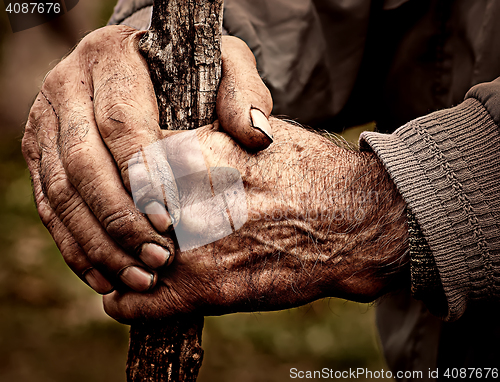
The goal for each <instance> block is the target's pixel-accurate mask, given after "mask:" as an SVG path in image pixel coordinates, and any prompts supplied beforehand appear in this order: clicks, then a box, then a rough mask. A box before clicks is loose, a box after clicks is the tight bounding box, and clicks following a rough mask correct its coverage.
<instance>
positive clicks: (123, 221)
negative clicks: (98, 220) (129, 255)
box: [102, 208, 144, 250]
mask: <svg viewBox="0 0 500 382" xmlns="http://www.w3.org/2000/svg"><path fill="white" fill-rule="evenodd" d="M139 218H140V217H139V216H138V214H137V213H136V212H135V211H132V210H131V209H127V208H123V209H120V210H115V211H113V212H111V213H110V214H108V215H107V216H106V217H105V218H104V219H103V221H102V224H103V226H104V228H105V229H106V231H107V232H108V234H109V235H110V236H111V237H113V238H114V239H115V240H117V241H118V242H119V244H121V245H124V246H126V247H129V248H131V249H134V250H135V249H136V248H135V247H136V246H138V244H140V242H142V241H144V240H141V237H140V236H141V235H140V234H138V232H141V229H138V228H139V227H136V225H137V222H138V219H139Z"/></svg>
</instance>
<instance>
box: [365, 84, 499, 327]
mask: <svg viewBox="0 0 500 382" xmlns="http://www.w3.org/2000/svg"><path fill="white" fill-rule="evenodd" d="M499 99H500V79H498V80H496V81H493V82H491V83H485V84H481V85H477V86H475V87H474V88H472V89H471V90H470V91H469V93H468V94H467V96H466V100H465V101H464V102H463V103H461V104H460V105H458V106H456V107H454V108H451V109H446V110H442V111H439V112H435V113H432V114H430V115H428V116H425V117H421V118H418V119H416V120H414V121H411V122H409V123H408V124H406V125H404V126H402V127H401V128H399V129H398V130H397V131H395V132H394V133H393V134H391V135H383V134H378V133H372V132H365V133H363V134H362V135H361V138H360V146H361V148H362V149H371V150H373V151H374V152H375V153H376V154H377V155H378V156H379V158H380V159H381V160H382V162H383V163H384V166H385V167H386V169H387V171H388V172H389V174H390V175H391V177H392V179H393V180H394V182H395V184H396V186H397V187H398V189H399V191H400V192H401V195H402V196H403V198H404V199H405V201H406V202H407V204H408V206H409V208H410V209H411V211H412V212H413V213H414V214H415V217H416V219H417V221H418V223H419V225H420V228H421V230H422V232H423V234H424V237H425V240H426V241H427V243H428V245H429V248H430V250H431V252H432V254H433V256H434V259H435V262H436V266H437V269H438V272H439V276H440V279H441V283H442V286H443V290H444V294H445V297H446V304H447V307H446V309H445V312H444V313H442V314H440V316H441V318H443V319H444V320H447V321H453V320H456V319H458V318H459V317H461V316H462V315H463V313H464V312H465V310H466V309H467V306H468V305H470V303H471V302H473V301H481V300H482V301H487V300H490V301H493V302H495V303H498V301H499V300H500V198H499V196H500V192H499V191H500V128H499V125H498V123H499V122H500V102H498V101H499Z"/></svg>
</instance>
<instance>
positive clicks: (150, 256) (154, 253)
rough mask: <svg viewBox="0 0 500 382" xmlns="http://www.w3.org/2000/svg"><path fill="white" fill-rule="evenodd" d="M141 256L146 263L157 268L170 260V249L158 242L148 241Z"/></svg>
mask: <svg viewBox="0 0 500 382" xmlns="http://www.w3.org/2000/svg"><path fill="white" fill-rule="evenodd" d="M139 257H140V258H141V260H142V261H143V262H144V264H146V265H147V266H148V267H151V268H153V269H155V268H159V267H161V266H163V265H165V264H166V263H167V262H168V259H169V258H170V251H169V250H168V249H166V248H163V247H160V246H159V245H157V244H152V243H146V244H144V245H143V246H142V250H141V255H140V256H139Z"/></svg>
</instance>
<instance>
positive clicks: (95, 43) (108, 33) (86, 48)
mask: <svg viewBox="0 0 500 382" xmlns="http://www.w3.org/2000/svg"><path fill="white" fill-rule="evenodd" d="M135 32H137V31H136V30H135V29H133V28H131V27H128V26H125V25H110V26H106V27H103V28H100V29H96V30H95V31H93V32H91V33H89V34H88V35H86V36H85V37H84V38H83V39H82V41H81V42H80V44H79V45H78V49H79V50H81V51H82V52H83V53H85V54H89V53H90V54H92V55H93V54H94V53H96V52H97V51H103V50H104V52H114V53H116V50H114V49H116V45H120V46H121V45H123V43H124V42H125V41H126V40H127V39H128V38H129V37H130V36H131V35H133V34H134V33H135Z"/></svg>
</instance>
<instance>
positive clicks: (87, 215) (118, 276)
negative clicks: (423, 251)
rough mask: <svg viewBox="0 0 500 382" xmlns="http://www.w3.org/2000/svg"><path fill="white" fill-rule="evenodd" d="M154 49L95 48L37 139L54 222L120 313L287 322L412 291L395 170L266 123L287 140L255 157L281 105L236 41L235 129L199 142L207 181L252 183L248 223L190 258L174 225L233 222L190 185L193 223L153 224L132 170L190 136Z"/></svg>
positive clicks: (94, 43) (36, 129) (61, 84)
mask: <svg viewBox="0 0 500 382" xmlns="http://www.w3.org/2000/svg"><path fill="white" fill-rule="evenodd" d="M140 36H141V33H139V32H136V31H133V30H132V29H130V28H126V27H107V28H103V29H101V30H98V31H96V32H94V33H92V34H90V35H89V36H87V37H86V38H85V39H84V40H82V42H81V43H80V44H79V45H78V47H77V48H76V49H75V50H74V51H73V52H72V53H71V54H70V55H69V56H68V57H67V58H66V59H65V60H63V61H62V62H61V63H60V64H59V65H58V66H57V67H56V68H55V69H54V70H53V71H52V72H51V73H50V75H49V76H48V77H47V79H46V81H45V82H44V85H43V87H42V90H41V92H40V94H39V96H38V97H37V100H36V101H35V104H34V105H33V108H32V110H31V113H30V118H29V121H28V124H27V127H26V134H25V137H24V139H23V153H24V155H25V158H26V160H27V163H28V166H29V169H30V172H31V174H32V178H33V186H34V191H35V197H36V202H37V206H38V211H39V214H40V216H41V218H42V221H43V222H44V224H45V225H46V226H47V228H48V229H49V231H50V233H51V234H52V236H53V238H54V240H55V241H56V243H57V245H58V246H59V248H60V250H61V253H62V254H63V257H64V258H65V260H66V262H67V263H68V265H69V266H70V267H71V268H72V269H73V271H74V272H75V273H76V274H77V275H78V276H80V277H81V278H82V279H83V280H84V281H86V282H87V283H88V284H90V285H91V286H92V287H93V288H94V289H95V290H96V291H98V292H100V293H108V292H110V291H111V290H112V289H113V288H115V289H116V290H115V291H114V292H113V293H110V294H107V295H106V296H105V297H104V306H105V309H106V311H107V312H108V314H110V315H111V316H112V317H114V318H116V319H118V320H120V321H127V322H128V321H130V320H134V319H145V318H161V317H166V316H170V315H174V314H179V313H190V312H197V313H201V314H224V313H228V312H235V311H253V310H272V309H280V308H285V307H291V306H297V305H300V304H303V303H306V302H309V301H312V300H315V299H317V298H320V297H325V296H338V297H344V298H349V299H353V300H357V301H372V300H373V299H374V298H376V297H378V296H380V295H381V294H383V293H385V292H386V291H388V290H390V289H392V288H394V287H395V285H397V283H398V282H399V281H400V280H401V275H402V274H403V273H402V272H401V270H402V269H403V268H404V265H405V264H406V260H405V256H404V254H405V251H406V248H407V244H406V235H407V230H406V227H405V224H406V223H405V222H406V218H405V205H404V202H403V200H402V198H401V196H400V195H399V194H398V192H397V190H396V189H395V187H394V184H393V183H392V182H391V180H390V179H389V177H388V175H387V174H386V172H385V171H384V169H383V166H382V165H381V164H380V163H379V161H378V160H377V159H376V157H375V156H374V155H373V154H371V153H359V152H354V151H350V150H346V149H343V148H340V147H338V146H336V145H335V144H334V143H332V142H331V141H329V140H327V139H326V138H324V137H322V136H320V135H318V134H316V133H312V132H309V131H306V130H304V129H303V128H301V127H298V126H296V125H294V124H290V123H287V122H285V121H280V120H277V119H274V118H271V119H270V125H269V126H266V129H267V130H268V132H269V133H270V134H271V131H272V135H273V136H274V143H272V144H271V146H269V147H268V148H267V149H265V150H263V151H258V152H257V151H255V150H254V149H256V148H259V149H260V148H262V145H261V143H258V144H257V145H256V146H252V144H254V143H253V142H262V140H261V139H247V138H248V136H249V135H252V134H257V135H256V136H257V137H259V135H258V134H259V131H258V129H254V130H252V121H251V118H249V117H248V115H249V110H251V109H257V110H260V112H261V113H262V114H263V115H264V118H266V117H267V116H268V115H269V113H270V110H271V108H272V102H271V100H270V96H269V92H268V91H267V89H266V88H265V86H264V85H263V84H262V82H261V81H260V79H259V78H258V74H257V71H256V69H255V61H254V59H253V56H252V55H251V53H249V51H248V48H246V47H245V46H244V44H243V43H241V42H240V41H238V40H235V39H229V40H227V39H226V40H225V43H223V80H222V83H221V88H220V90H219V95H218V104H217V111H218V116H219V120H220V123H219V122H216V123H215V124H214V125H213V126H205V127H203V128H200V129H197V130H196V136H197V137H198V141H199V147H200V149H201V151H202V153H203V162H204V165H205V168H206V170H207V172H208V173H210V170H209V169H212V168H228V169H235V170H237V172H239V174H240V175H241V178H242V182H243V185H244V187H245V197H246V208H247V211H248V220H247V221H246V223H245V224H244V225H243V226H242V227H241V228H239V229H237V230H236V231H235V232H234V233H232V234H231V235H229V236H226V237H224V238H222V239H220V240H217V241H215V242H213V243H210V244H207V245H204V246H201V247H196V248H193V249H188V250H183V251H182V252H181V251H180V250H179V246H178V244H179V243H178V242H177V241H176V237H175V235H174V234H173V232H172V224H173V225H174V226H176V229H177V227H178V226H182V228H183V230H184V232H187V233H189V234H190V235H191V237H198V236H200V235H202V234H203V233H204V232H202V228H200V227H203V224H201V223H200V221H209V222H215V223H214V225H216V224H217V223H216V222H217V221H218V220H217V219H218V218H219V215H218V214H217V213H214V211H213V210H210V209H209V208H208V207H207V208H206V209H205V206H204V204H203V203H201V204H199V205H197V207H196V209H193V208H192V207H191V208H189V206H190V203H191V202H192V200H193V199H197V198H198V196H197V194H198V193H199V187H198V186H197V185H196V183H192V182H191V183H189V182H187V183H186V184H187V185H182V184H180V183H179V184H177V186H178V188H179V196H180V203H181V205H184V206H187V207H188V208H186V209H183V210H182V211H181V213H180V216H179V218H178V219H172V217H173V215H172V216H171V215H170V214H168V213H167V212H166V211H165V208H164V207H163V203H162V201H159V202H160V203H157V204H150V205H149V206H154V207H151V208H150V209H149V210H148V209H146V211H145V212H147V214H143V213H141V212H140V211H139V210H138V209H137V208H136V206H135V205H134V201H133V199H132V197H131V195H130V191H131V188H130V179H129V170H130V171H132V170H131V169H132V167H129V163H131V162H130V160H131V158H133V156H134V155H135V154H136V153H138V152H139V153H140V152H142V151H141V150H143V149H144V148H146V147H149V146H150V145H151V144H153V143H155V142H158V141H160V140H162V139H164V138H165V137H167V138H171V137H173V136H175V135H179V136H180V134H184V133H180V132H171V131H161V130H160V129H159V127H158V111H157V106H156V101H155V98H154V92H153V90H152V85H151V82H150V79H149V74H148V71H147V66H146V64H145V62H144V60H143V59H142V57H141V56H140V55H139V54H138V53H137V41H138V38H139V37H140ZM117 73H119V75H118V74H117ZM256 130H257V131H256ZM260 134H261V133H260ZM260 137H262V136H260ZM240 145H241V146H240ZM155 158H156V161H157V163H158V165H159V166H160V167H162V168H168V169H170V168H172V169H174V170H173V172H174V173H175V172H176V171H177V172H179V171H181V172H182V171H183V166H184V167H186V168H187V167H189V166H190V165H191V164H190V163H189V161H186V162H184V161H179V163H174V162H175V158H172V156H171V155H170V154H168V153H167V154H165V155H162V154H161V153H160V154H159V155H157V156H156V157H155ZM187 172H189V171H187ZM136 175H137V174H136ZM174 175H175V174H174ZM139 178H141V177H140V174H139ZM212 187H215V185H214V184H213V183H212ZM146 196H147V195H146ZM150 198H151V200H154V199H155V198H157V196H156V195H153V196H150ZM145 200H147V198H146V199H145ZM167 207H168V203H167ZM218 212H219V214H220V212H221V211H218ZM173 220H174V221H173ZM163 249H166V250H168V252H170V253H171V254H172V255H173V254H175V257H174V256H168V255H165V252H162V251H163ZM151 275H152V276H151ZM123 284H126V285H127V286H128V287H129V288H124V285H123ZM155 284H156V286H155ZM140 292H142V293H140Z"/></svg>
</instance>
